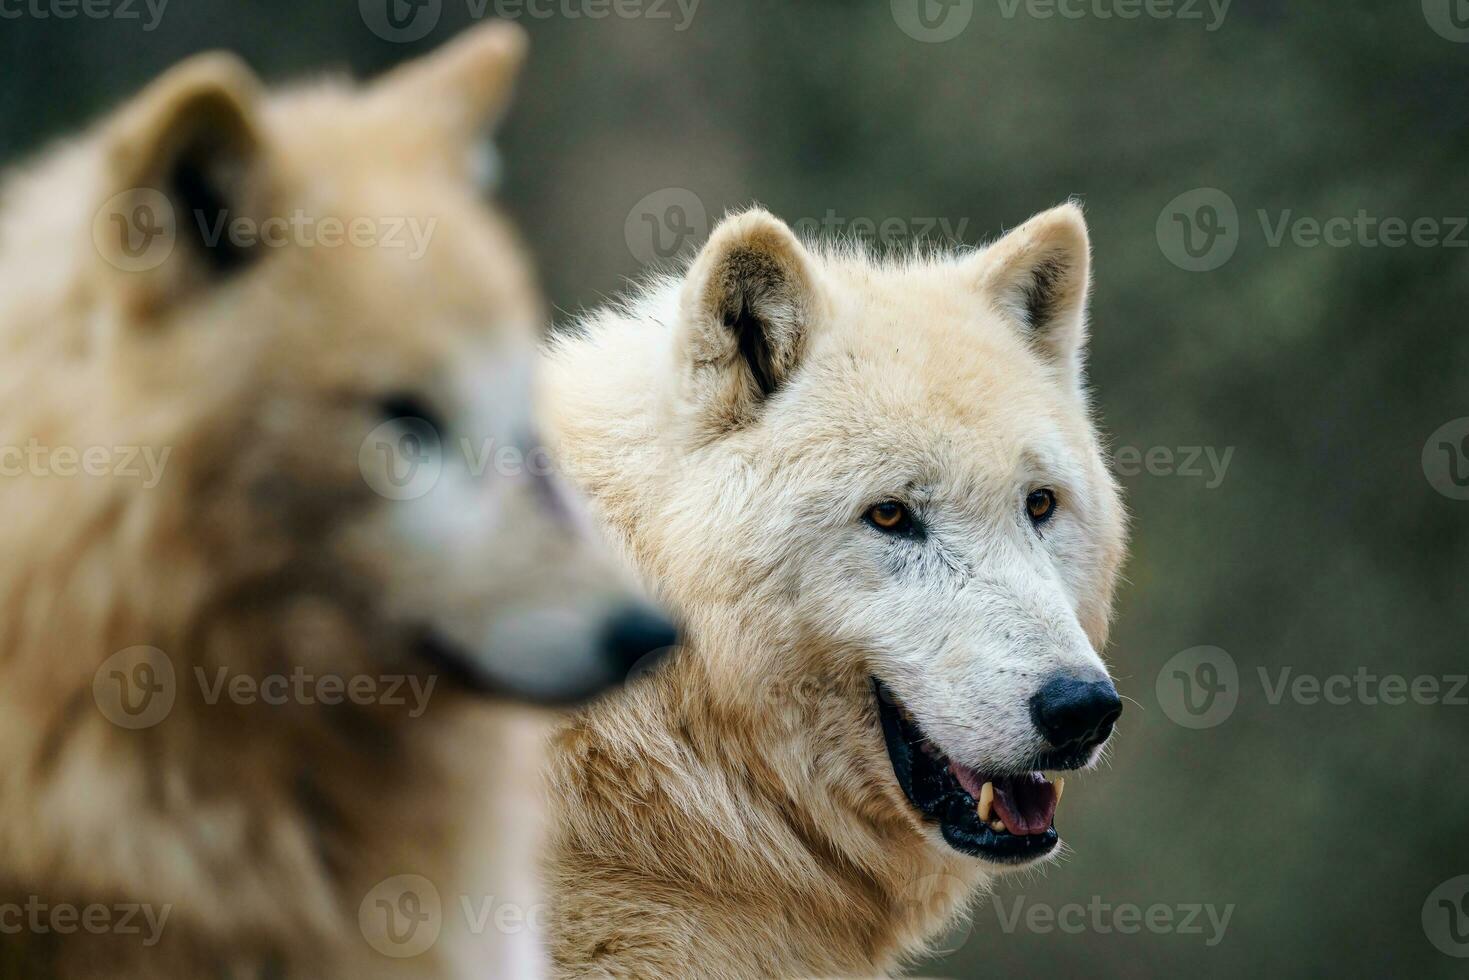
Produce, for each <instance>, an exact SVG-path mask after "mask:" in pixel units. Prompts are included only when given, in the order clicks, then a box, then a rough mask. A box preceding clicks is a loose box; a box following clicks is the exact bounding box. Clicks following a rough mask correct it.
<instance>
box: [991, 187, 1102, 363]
mask: <svg viewBox="0 0 1469 980" xmlns="http://www.w3.org/2000/svg"><path fill="white" fill-rule="evenodd" d="M967 261H968V262H969V263H972V264H973V265H974V266H976V267H977V269H978V276H979V280H980V286H981V289H982V290H983V291H984V293H985V296H986V297H987V298H988V300H989V301H990V302H991V303H993V304H994V305H995V306H997V307H998V308H999V310H1000V312H1001V313H1003V314H1004V315H1005V316H1007V317H1009V318H1010V319H1012V320H1013V321H1014V322H1015V324H1016V325H1017V327H1018V328H1019V329H1020V330H1021V332H1022V333H1023V334H1024V336H1025V338H1026V340H1027V341H1029V342H1030V344H1031V346H1032V347H1033V348H1034V349H1035V350H1036V351H1037V352H1038V353H1039V354H1040V355H1041V356H1042V357H1044V358H1046V359H1047V360H1049V361H1051V362H1053V363H1054V364H1056V365H1057V366H1058V367H1059V368H1060V369H1061V370H1062V372H1063V374H1065V375H1066V376H1068V377H1069V378H1070V379H1071V380H1073V381H1074V380H1076V379H1078V378H1079V377H1080V373H1081V357H1082V347H1083V345H1084V344H1085V342H1086V311H1087V295H1088V293H1089V291H1090V288H1091V245H1090V243H1089V241H1088V238H1087V230H1086V219H1085V218H1084V217H1083V216H1082V213H1081V208H1080V207H1079V206H1077V205H1076V204H1075V203H1072V202H1067V203H1066V204H1062V205H1060V206H1059V207H1054V208H1052V209H1051V210H1049V211H1042V212H1041V213H1040V214H1038V215H1036V216H1035V217H1033V218H1031V219H1030V220H1029V221H1027V222H1025V224H1023V225H1021V226H1020V227H1019V228H1016V229H1015V230H1014V231H1012V232H1010V233H1009V234H1008V235H1006V236H1004V237H1003V238H1001V239H1000V240H999V241H997V242H995V243H994V244H992V245H990V246H989V247H988V248H986V249H984V250H983V251H981V252H979V253H978V254H977V255H975V256H974V257H973V258H971V259H969V260H967Z"/></svg>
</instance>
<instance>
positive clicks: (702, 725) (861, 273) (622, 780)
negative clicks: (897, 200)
mask: <svg viewBox="0 0 1469 980" xmlns="http://www.w3.org/2000/svg"><path fill="white" fill-rule="evenodd" d="M1089 261H1090V260H1089V245H1088V238H1087V232H1086V226H1085V223H1084V220H1083V217H1082V213H1081V210H1080V209H1079V208H1078V207H1076V206H1075V205H1073V204H1066V205H1063V206H1061V207H1058V208H1055V209H1053V210H1051V211H1048V212H1045V213H1043V214H1041V215H1039V216H1037V217H1035V218H1033V219H1032V220H1030V221H1029V222H1027V223H1026V224H1024V225H1023V226H1021V227H1020V228H1018V229H1016V230H1015V231H1013V232H1012V233H1010V234H1008V235H1006V236H1004V237H1003V238H1001V239H1000V240H999V241H997V242H996V243H994V244H992V245H990V246H989V247H987V248H985V249H982V250H980V251H977V252H973V253H962V254H953V255H923V256H913V257H909V258H906V259H902V260H897V261H889V260H879V259H875V258H872V257H870V256H868V255H866V254H865V253H863V252H861V251H859V250H844V249H823V250H816V249H808V248H807V247H806V246H805V245H803V244H802V243H801V242H800V241H798V240H797V238H796V237H795V236H794V235H793V234H792V233H791V232H790V230H789V229H788V228H787V226H786V225H785V224H783V223H782V222H780V221H779V220H777V219H776V218H774V217H772V216H771V215H769V214H767V213H765V212H763V211H759V210H754V211H750V212H747V213H744V214H740V215H737V216H733V217H730V218H727V219H726V220H725V221H724V222H723V223H721V224H720V226H719V227H718V228H717V229H716V230H715V232H714V234H713V235H712V236H711V238H710V240H709V242H708V244H707V245H706V246H705V247H704V249H703V251H702V252H701V253H700V254H699V256H698V257H697V258H696V259H695V261H694V262H693V263H692V265H691V267H690V268H689V269H688V271H687V273H686V274H685V275H683V276H681V277H676V278H670V279H665V280H661V281H659V282H657V283H655V284H654V285H653V286H652V287H651V288H650V289H649V290H648V291H647V292H645V293H644V294H643V295H641V296H639V297H637V298H635V299H633V300H632V301H631V302H630V303H628V304H627V305H625V306H621V307H614V308H610V309H606V310H603V311H601V312H600V313H598V314H596V315H594V316H592V317H591V318H590V319H588V320H587V321H586V322H584V323H583V324H581V327H580V330H579V331H578V332H576V333H574V334H573V335H572V336H570V337H569V338H568V339H566V340H564V341H563V342H561V343H560V344H559V345H558V346H557V347H556V348H555V349H554V350H553V352H552V353H551V355H550V360H551V370H550V382H549V396H548V401H549V403H550V416H551V417H552V418H553V419H554V424H555V427H556V437H557V439H558V440H559V445H560V449H561V452H562V455H563V457H564V459H565V461H566V464H567V465H568V467H569V468H570V469H571V470H572V471H573V472H574V474H575V476H576V478H577V479H578V480H579V481H580V482H581V484H582V486H584V487H585V488H586V489H587V490H588V491H589V492H590V493H591V495H592V496H593V497H594V499H595V503H596V507H597V509H598V512H599V513H600V515H601V517H602V518H603V519H604V520H605V523H606V525H607V527H608V528H609V529H610V531H611V533H612V535H613V536H614V537H615V538H616V539H618V540H619V541H620V542H621V543H622V545H623V547H624V548H625V551H626V554H627V556H628V557H629V559H630V560H631V562H632V563H633V564H634V565H635V566H636V567H637V568H638V569H639V570H640V571H641V573H642V574H644V575H645V576H646V577H647V578H648V580H649V581H650V582H651V583H653V584H654V585H655V586H656V587H657V589H658V590H659V591H660V593H661V594H662V595H663V596H664V597H665V598H666V600H667V601H668V602H669V603H670V605H671V607H672V608H673V609H674V610H675V611H676V613H677V614H678V615H680V616H681V617H682V618H683V620H684V622H685V623H686V624H687V626H688V635H689V636H690V638H691V640H690V644H691V645H690V646H689V647H688V648H687V649H685V650H684V651H683V652H682V653H681V654H680V655H679V656H677V657H676V658H675V659H674V660H673V661H672V662H670V663H669V664H668V665H667V666H666V667H665V668H664V669H663V670H662V671H660V672H658V673H655V674H654V675H653V676H652V677H650V678H649V679H648V680H647V682H646V683H641V684H638V685H635V686H633V687H632V688H629V689H627V690H624V691H622V692H620V693H619V694H618V695H617V696H615V697H614V698H613V699H611V700H610V701H608V702H607V703H604V704H602V705H599V706H596V707H594V708H593V709H591V710H588V711H585V712H583V713H582V714H581V715H580V716H579V717H578V718H577V719H576V720H575V721H574V722H572V723H570V724H569V725H568V727H566V728H565V729H564V730H563V731H562V732H561V733H560V734H559V736H558V737H557V739H556V741H555V746H554V749H553V753H552V767H551V773H550V782H551V787H552V792H553V795H554V797H555V800H554V803H553V811H554V812H553V830H552V834H551V842H550V843H551V852H550V855H549V857H548V870H549V879H550V889H551V892H550V893H551V897H552V919H553V921H552V927H551V933H552V935H551V953H552V957H553V959H554V961H555V963H556V965H557V967H558V969H559V970H560V972H561V973H562V975H565V976H577V977H579V976H591V975H596V976H619V977H622V976H626V977H634V976H636V977H652V976H657V977H680V976H686V975H688V973H689V971H691V970H692V971H694V972H697V973H698V974H699V975H701V976H709V977H772V976H810V975H823V976H825V975H841V976H851V975H863V976H870V975H872V974H874V973H877V972H881V971H885V970H888V969H892V968H894V967H895V966H896V965H897V964H898V963H900V962H901V961H902V960H903V959H904V958H905V957H906V956H909V955H911V954H913V953H915V952H916V951H918V950H920V949H921V948H922V945H923V942H924V940H925V938H926V937H930V936H932V935H933V934H934V932H935V931H936V930H937V929H938V927H940V926H941V925H942V924H943V923H944V922H945V920H946V919H947V918H948V917H949V916H950V915H951V914H953V912H954V911H955V910H956V909H957V908H958V907H960V906H962V905H963V903H964V901H965V899H966V897H967V896H969V895H972V894H974V893H975V892H976V891H977V890H978V886H980V885H981V884H982V883H983V882H984V881H985V880H986V879H987V878H988V877H989V876H990V875H991V873H992V872H994V871H996V870H999V869H1002V868H1006V867H1013V866H1017V865H1025V864H1029V863H1033V862H1035V861H1037V860H1039V859H1042V858H1044V857H1045V856H1046V855H1048V854H1051V853H1053V851H1054V849H1055V848H1056V846H1057V842H1058V838H1057V833H1056V830H1055V827H1054V825H1053V822H1052V815H1053V813H1054V810H1055V806H1056V802H1057V800H1058V798H1059V797H1060V792H1061V786H1062V784H1061V782H1060V781H1059V779H1058V780H1057V781H1056V782H1054V783H1053V782H1052V781H1050V780H1049V779H1047V778H1046V777H1045V776H1044V775H1043V774H1042V773H1041V772H1040V770H1065V769H1073V768H1079V767H1083V766H1087V765H1089V764H1091V763H1092V762H1094V761H1095V759H1096V758H1097V756H1098V754H1099V752H1100V750H1101V745H1102V743H1103V742H1104V741H1105V740H1106V738H1107V737H1108V735H1109V734H1110V732H1111V730H1112V726H1113V723H1114V722H1115V721H1116V718H1117V716H1118V714H1119V712H1120V709H1121V703H1120V701H1119V699H1118V695H1117V692H1116V690H1115V689H1114V687H1113V685H1112V683H1111V681H1110V680H1109V679H1108V674H1107V670H1106V668H1105V666H1104V665H1103V662H1102V659H1101V657H1100V656H1099V653H1098V651H1099V650H1101V649H1102V647H1103V644H1104V642H1105V640H1106V636H1107V631H1108V622H1109V616H1110V607H1111V600H1112V593H1113V589H1114V585H1115V583H1116V581H1117V576H1118V569H1119V565H1120V563H1121V560H1122V557H1123V551H1124V527H1125V520H1124V513H1123V509H1122V506H1121V503H1120V500H1119V497H1118V492H1117V489H1116V487H1115V485H1114V482H1113V480H1112V478H1111V476H1110V474H1109V472H1108V470H1107V467H1106V465H1105V463H1104V460H1103V453H1102V450H1101V448H1100V445H1099V440H1098V436H1097V434H1096V431H1095V429H1094V426H1093V424H1092V421H1091V418H1090V413H1089V409H1088V403H1087V396H1086V389H1085V383H1084V378H1083V346H1084V337H1085V319H1086V299H1087V293H1088V288H1089V281H1090V280H1089V276H1090V273H1089Z"/></svg>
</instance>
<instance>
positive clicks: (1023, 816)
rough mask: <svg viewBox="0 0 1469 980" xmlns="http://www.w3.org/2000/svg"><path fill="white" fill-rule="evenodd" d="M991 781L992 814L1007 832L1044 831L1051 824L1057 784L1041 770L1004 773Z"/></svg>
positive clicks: (1031, 832) (1054, 808) (1054, 814)
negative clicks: (1019, 773) (993, 811)
mask: <svg viewBox="0 0 1469 980" xmlns="http://www.w3.org/2000/svg"><path fill="white" fill-rule="evenodd" d="M961 782H962V780H961ZM994 784H995V813H996V814H997V815H998V816H999V818H1000V819H1001V820H1002V821H1004V823H1005V829H1006V830H1008V831H1010V833H1012V834H1015V835H1017V836H1024V835H1026V834H1043V833H1045V832H1046V830H1047V829H1048V828H1049V827H1050V826H1051V821H1052V820H1053V819H1054V818H1055V816H1056V787H1054V786H1052V785H1051V784H1050V783H1048V782H1046V778H1045V777H1044V776H1042V775H1041V774H1040V773H1038V772H1032V773H1026V774H1025V775H1024V776H1006V777H1005V778H1003V779H996V780H994ZM964 788H965V789H968V788H969V787H967V786H965V787H964ZM974 795H975V796H978V794H977V793H976V794H974Z"/></svg>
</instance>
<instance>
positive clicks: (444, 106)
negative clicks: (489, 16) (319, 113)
mask: <svg viewBox="0 0 1469 980" xmlns="http://www.w3.org/2000/svg"><path fill="white" fill-rule="evenodd" d="M528 43H529V42H528V39H527V37H526V33H525V30H524V28H522V27H520V26H519V25H518V24H515V23H512V22H511V21H508V20H493V21H490V22H488V23H486V24H481V25H479V26H476V27H472V28H470V29H469V30H467V31H465V32H464V33H462V34H460V35H459V36H458V37H456V38H454V40H452V41H450V42H449V43H448V44H445V45H444V46H443V47H442V48H439V49H438V50H437V51H433V52H430V53H429V54H426V55H424V56H423V57H421V58H417V59H415V60H413V61H410V62H408V63H407V64H405V65H400V66H399V67H397V68H394V69H393V70H392V71H390V72H388V73H387V74H386V75H384V76H383V77H382V78H379V79H378V80H377V81H375V82H374V83H373V84H372V86H371V88H370V89H369V90H368V96H369V98H371V99H372V100H373V101H374V102H376V103H378V104H379V105H382V106H385V107H387V108H389V109H390V110H395V111H398V112H400V113H401V114H404V115H406V116H411V117H412V118H413V119H414V121H415V122H416V123H418V124H423V125H427V126H429V127H431V128H433V129H436V130H437V131H438V132H439V134H440V135H441V136H442V137H443V138H445V139H446V140H449V141H454V142H466V143H467V142H472V141H474V140H476V139H477V138H478V137H480V136H481V135H483V134H484V133H485V132H487V131H488V130H489V129H491V128H492V127H493V126H494V125H495V124H496V123H497V122H499V120H500V116H501V115H502V114H503V113H504V111H505V107H506V106H508V105H509V104H510V96H511V95H512V94H513V92H514V88H515V79H516V77H517V76H518V75H519V74H520V68H521V65H522V64H523V63H524V62H525V52H526V47H527V45H528Z"/></svg>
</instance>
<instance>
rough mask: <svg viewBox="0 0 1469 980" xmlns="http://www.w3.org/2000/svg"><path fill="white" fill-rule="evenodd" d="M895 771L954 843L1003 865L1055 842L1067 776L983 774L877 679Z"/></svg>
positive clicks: (1030, 856) (910, 795) (924, 811)
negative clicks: (939, 741)
mask: <svg viewBox="0 0 1469 980" xmlns="http://www.w3.org/2000/svg"><path fill="white" fill-rule="evenodd" d="M873 689H874V692H875V694H876V697H877V706H878V715H879V716H880V718H881V720H882V733H883V738H884V739H885V740H886V742H887V747H888V756H889V758H891V759H892V764H893V773H894V774H895V775H896V776H897V777H898V785H899V786H901V787H902V788H903V792H904V793H905V794H906V795H907V797H908V801H909V802H910V803H912V804H913V807H914V809H916V810H917V811H918V812H919V813H920V814H921V815H922V816H923V817H924V818H925V819H926V820H929V821H932V822H935V823H937V824H938V826H939V830H940V832H942V833H943V835H944V840H946V841H948V842H949V845H950V846H951V847H953V848H954V849H955V850H958V851H961V852H963V853H965V854H969V855H972V856H974V857H979V858H984V859H986V860H989V861H993V862H996V863H998V864H1010V865H1015V864H1025V863H1027V862H1029V861H1033V860H1036V859H1037V858H1041V857H1044V856H1045V855H1047V854H1049V853H1050V852H1051V851H1052V850H1054V849H1055V847H1056V844H1057V843H1059V841H1060V839H1061V838H1060V837H1059V836H1058V835H1057V833H1056V826H1055V823H1054V818H1055V815H1056V804H1057V803H1059V802H1060V801H1061V793H1062V791H1063V790H1064V788H1065V785H1066V781H1065V780H1064V779H1057V780H1056V781H1055V782H1054V783H1053V782H1051V781H1050V780H1048V779H1046V777H1045V776H1044V775H1042V774H1041V773H1039V772H1022V773H983V772H979V771H978V770H975V769H971V768H969V767H968V766H965V765H962V764H960V763H958V762H955V761H954V760H953V759H950V758H949V757H948V756H947V755H945V754H944V752H943V751H942V750H941V749H939V747H938V746H937V745H935V744H934V743H933V742H931V741H929V739H928V736H926V735H925V734H924V733H923V729H921V728H919V727H918V723H917V722H916V721H914V720H913V718H912V717H911V716H910V715H909V714H908V711H907V709H905V708H904V707H903V706H902V705H901V704H900V703H899V702H898V700H897V699H896V698H895V697H893V694H892V692H891V691H889V690H888V689H887V688H886V687H884V686H883V684H882V682H881V681H878V680H875V679H874V681H873Z"/></svg>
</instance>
